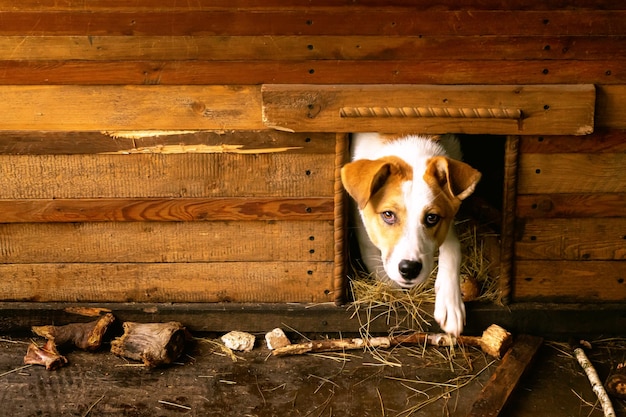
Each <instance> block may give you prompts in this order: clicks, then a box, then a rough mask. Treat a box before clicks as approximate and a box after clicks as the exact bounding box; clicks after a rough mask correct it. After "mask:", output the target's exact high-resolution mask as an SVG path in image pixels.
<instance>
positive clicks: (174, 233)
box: [0, 221, 334, 263]
mask: <svg viewBox="0 0 626 417" xmlns="http://www.w3.org/2000/svg"><path fill="white" fill-rule="evenodd" d="M333 255H334V252H333V226H332V222H329V221H325V222H324V221H322V222H313V221H311V222H299V221H295V222H294V221H279V222H274V221H271V222H261V221H238V222H167V223H164V222H139V223H135V222H133V223H128V222H127V223H119V222H111V223H101V222H99V223H72V224H67V223H52V224H48V223H34V224H33V223H24V224H0V262H1V263H55V262H56V263H62V262H67V263H73V262H218V261H230V262H238V261H239V262H242V261H246V262H250V261H255V262H267V261H276V262H278V261H307V262H311V261H331V260H332V259H333Z"/></svg>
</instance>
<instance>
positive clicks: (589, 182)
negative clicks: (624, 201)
mask: <svg viewBox="0 0 626 417" xmlns="http://www.w3.org/2000/svg"><path fill="white" fill-rule="evenodd" d="M518 175H519V183H518V193H519V194H544V193H546V194H550V193H623V192H626V182H625V181H624V178H626V153H603V154H583V153H559V154H521V155H520V164H519V172H518Z"/></svg>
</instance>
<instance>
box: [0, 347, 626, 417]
mask: <svg viewBox="0 0 626 417" xmlns="http://www.w3.org/2000/svg"><path fill="white" fill-rule="evenodd" d="M214 336H215V335H213V337H206V338H199V339H196V340H195V342H194V343H193V344H192V345H191V346H189V348H188V350H187V352H186V353H185V354H184V356H183V357H181V358H180V363H178V364H175V365H171V366H169V367H165V368H158V369H147V368H144V367H143V366H138V365H137V364H135V363H130V362H128V361H127V360H125V359H122V358H119V357H116V356H114V355H112V354H111V353H110V352H107V351H106V348H105V349H104V350H103V351H101V352H97V353H86V352H80V351H71V352H67V354H66V356H67V358H68V360H69V364H68V365H67V366H66V367H64V368H61V369H59V370H56V371H47V370H45V369H44V368H43V367H39V366H31V367H27V368H23V369H19V368H20V367H21V366H22V360H23V356H24V354H25V353H26V348H27V343H28V342H29V339H28V338H25V337H22V338H16V337H10V336H4V337H1V338H0V404H2V410H1V411H0V415H7V416H9V415H10V416H137V417H139V416H142V417H143V416H146V417H148V416H149V417H156V416H164V417H165V416H464V415H466V414H467V411H468V409H469V407H470V406H471V404H472V403H473V402H474V400H475V399H476V397H477V395H478V394H479V393H480V391H481V389H482V386H483V384H485V382H486V381H487V380H488V379H489V377H490V375H491V373H492V372H493V371H494V369H495V368H496V367H497V366H498V363H499V361H497V360H493V359H492V358H490V357H487V356H486V355H484V354H483V353H482V352H481V351H480V350H478V349H475V348H466V349H465V350H459V349H456V350H455V355H454V356H453V357H451V356H450V351H449V349H447V348H426V349H424V348H421V347H417V348H415V347H414V348H407V347H402V348H397V349H395V350H393V351H387V350H379V351H376V352H374V353H371V352H363V351H351V352H349V353H346V354H323V355H303V356H297V357H296V356H292V357H284V358H278V357H273V356H271V355H270V353H269V351H268V350H267V348H265V347H264V346H262V345H261V344H260V343H259V346H258V347H257V348H255V349H254V350H253V351H252V352H249V353H237V354H236V356H235V357H233V356H231V355H229V354H227V353H225V352H224V351H223V350H222V349H221V348H220V347H219V345H218V344H216V343H215V338H214ZM261 339H262V337H259V338H258V340H261ZM561 349H566V346H561V345H556V344H553V343H546V344H544V346H543V347H542V348H541V350H540V353H539V355H538V357H537V359H536V361H535V363H534V365H533V366H532V368H531V369H530V371H529V372H528V373H527V375H526V376H525V377H524V378H523V379H522V381H521V383H520V386H519V387H518V388H517V389H516V390H515V391H514V394H513V397H512V399H511V401H510V403H509V405H508V407H507V408H506V409H505V410H504V411H503V412H502V413H501V415H506V416H512V417H530V416H532V417H537V416H591V417H595V416H602V412H601V411H600V409H599V407H597V406H596V407H594V403H595V394H594V393H593V392H592V391H591V388H590V386H589V383H588V381H587V379H586V377H585V376H584V374H583V372H582V370H581V369H580V367H579V366H578V364H577V363H576V362H575V361H574V359H572V358H571V357H570V356H569V354H568V353H567V352H566V351H561ZM625 356H626V341H622V340H619V341H613V342H608V341H607V342H602V343H598V344H597V345H596V347H595V348H594V349H593V350H592V351H591V352H590V357H591V359H592V360H593V361H594V365H596V366H597V368H598V371H599V373H600V375H601V377H606V375H607V372H608V370H609V369H610V367H611V366H612V365H613V364H615V363H616V362H618V361H624V359H625ZM614 407H615V409H616V411H617V415H618V416H626V404H625V403H624V402H623V401H614Z"/></svg>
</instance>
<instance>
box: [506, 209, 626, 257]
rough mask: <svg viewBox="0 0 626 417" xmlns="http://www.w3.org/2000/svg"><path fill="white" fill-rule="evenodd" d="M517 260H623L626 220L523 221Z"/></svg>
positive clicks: (625, 248)
mask: <svg viewBox="0 0 626 417" xmlns="http://www.w3.org/2000/svg"><path fill="white" fill-rule="evenodd" d="M518 226H519V227H518V233H519V237H518V240H517V242H515V256H516V258H517V259H567V260H626V217H618V218H602V219H600V218H570V219H526V220H525V221H523V222H520V224H519V225H518Z"/></svg>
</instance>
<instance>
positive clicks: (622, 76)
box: [0, 57, 626, 111]
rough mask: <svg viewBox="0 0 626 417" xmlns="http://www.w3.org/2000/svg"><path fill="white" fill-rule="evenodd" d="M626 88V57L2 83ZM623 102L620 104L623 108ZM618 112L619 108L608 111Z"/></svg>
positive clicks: (98, 70) (50, 69)
mask: <svg viewBox="0 0 626 417" xmlns="http://www.w3.org/2000/svg"><path fill="white" fill-rule="evenodd" d="M272 83H278V84H307V83H315V84H363V83H367V84H489V85H493V84H496V85H497V84H568V83H569V84H603V85H613V84H624V83H626V60H620V59H617V58H614V59H608V60H594V61H575V62H572V61H567V60H566V61H560V60H537V59H535V60H531V59H524V60H510V61H497V60H490V59H483V60H480V59H473V60H471V61H468V60H458V59H456V58H455V57H446V58H441V59H439V60H432V59H430V58H425V59H422V60H419V61H405V60H385V61H380V60H376V59H375V57H371V58H367V59H359V60H339V59H327V60H319V59H316V60H300V61H277V60H266V59H257V60H254V61H206V60H193V61H168V60H160V61H155V60H130V61H116V60H108V61H104V60H100V61H73V60H69V61H57V60H55V61H48V60H39V59H38V60H30V61H29V60H20V61H3V60H0V85H7V84H8V85H15V84H26V85H28V84H35V85H36V84H82V85H102V84H111V85H125V84H148V85H179V84H185V85H189V84H193V85H204V84H234V85H253V84H272ZM616 104H620V103H616ZM607 110H608V111H611V108H608V109H607Z"/></svg>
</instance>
